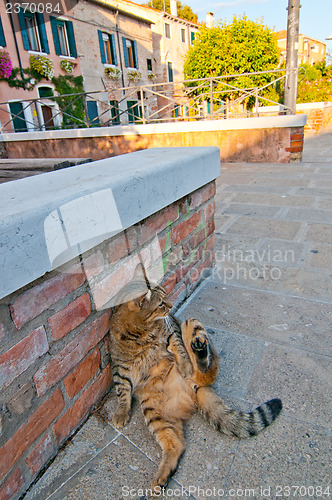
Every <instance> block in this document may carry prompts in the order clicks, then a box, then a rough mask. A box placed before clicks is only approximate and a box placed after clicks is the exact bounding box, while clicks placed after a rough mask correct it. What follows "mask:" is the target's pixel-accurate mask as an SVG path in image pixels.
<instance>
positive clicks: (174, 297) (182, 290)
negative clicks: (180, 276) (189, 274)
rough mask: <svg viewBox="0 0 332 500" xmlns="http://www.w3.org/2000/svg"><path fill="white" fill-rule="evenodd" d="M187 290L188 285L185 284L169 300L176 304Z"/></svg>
mask: <svg viewBox="0 0 332 500" xmlns="http://www.w3.org/2000/svg"><path fill="white" fill-rule="evenodd" d="M185 289H186V285H185V284H183V285H181V286H180V287H179V288H178V289H177V290H176V291H175V292H174V293H172V294H171V295H170V297H169V300H170V301H171V302H172V304H176V302H177V300H178V298H179V296H180V295H181V293H182V292H184V290H185Z"/></svg>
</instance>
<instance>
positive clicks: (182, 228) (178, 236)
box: [172, 210, 202, 245]
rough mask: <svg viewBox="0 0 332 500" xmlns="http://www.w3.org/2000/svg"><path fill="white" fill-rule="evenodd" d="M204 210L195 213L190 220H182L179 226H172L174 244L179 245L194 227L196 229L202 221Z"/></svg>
mask: <svg viewBox="0 0 332 500" xmlns="http://www.w3.org/2000/svg"><path fill="white" fill-rule="evenodd" d="M201 219H202V211H201V210H200V211H199V212H197V213H195V214H193V215H192V216H191V217H189V219H188V220H185V221H183V222H180V224H178V225H177V226H175V227H174V228H172V242H173V245H177V244H178V243H179V242H180V241H181V240H183V239H184V238H185V237H186V236H188V234H190V233H191V232H192V231H194V229H196V228H197V227H198V226H199V224H200V223H201Z"/></svg>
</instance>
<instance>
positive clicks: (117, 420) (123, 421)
mask: <svg viewBox="0 0 332 500" xmlns="http://www.w3.org/2000/svg"><path fill="white" fill-rule="evenodd" d="M129 420H130V414H129V413H128V412H127V411H125V410H122V409H120V410H117V411H116V412H115V413H114V415H113V417H112V423H113V425H114V427H116V428H117V429H119V430H121V429H123V428H124V427H125V426H126V425H127V424H128V422H129Z"/></svg>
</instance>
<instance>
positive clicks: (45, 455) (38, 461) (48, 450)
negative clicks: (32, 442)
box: [25, 434, 55, 476]
mask: <svg viewBox="0 0 332 500" xmlns="http://www.w3.org/2000/svg"><path fill="white" fill-rule="evenodd" d="M54 452H55V449H54V446H53V442H52V438H51V436H50V435H49V434H47V436H45V437H44V439H42V440H41V442H40V443H38V444H37V446H36V447H35V448H34V449H33V450H32V453H30V455H29V456H28V458H27V459H26V460H25V461H26V463H27V464H28V466H29V468H30V470H31V472H32V474H33V475H34V476H35V475H36V474H38V472H39V471H40V469H41V468H42V467H43V466H44V465H45V464H46V463H47V462H48V461H49V460H50V459H51V458H52V456H53V454H54Z"/></svg>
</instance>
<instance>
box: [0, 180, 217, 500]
mask: <svg viewBox="0 0 332 500" xmlns="http://www.w3.org/2000/svg"><path fill="white" fill-rule="evenodd" d="M214 194H215V184H214V182H211V183H209V184H207V185H205V186H203V187H202V188H200V189H198V190H197V191H195V192H193V193H191V194H189V195H187V196H186V197H184V198H182V199H180V200H179V201H176V202H174V203H173V204H172V205H169V206H168V207H166V208H164V209H162V210H160V211H159V212H157V213H155V214H153V215H151V216H150V217H148V218H147V219H145V220H144V221H141V222H139V223H138V224H135V225H134V226H131V227H130V228H128V229H127V230H125V231H124V232H122V233H120V234H118V235H116V236H115V237H113V238H111V239H109V240H107V241H106V242H104V243H102V244H100V245H99V246H98V247H95V248H94V249H92V250H90V251H89V252H87V253H86V254H84V255H81V256H80V257H79V258H78V259H77V260H75V261H72V262H70V263H68V264H66V265H64V266H62V267H61V268H58V269H57V270H56V271H52V272H51V273H48V274H47V275H45V276H44V277H43V278H40V279H38V280H36V281H35V282H33V283H31V284H29V285H27V286H26V287H24V288H23V289H21V290H18V291H17V292H15V293H13V294H11V295H9V296H7V297H6V298H4V299H2V300H1V301H0V340H1V346H2V347H1V349H2V350H1V355H0V384H1V394H2V407H1V417H0V418H1V420H0V429H1V437H0V444H1V446H2V448H1V452H0V478H1V482H0V498H1V499H6V498H8V499H9V498H18V497H19V496H20V495H21V494H22V493H23V492H24V491H25V490H26V489H27V487H28V486H29V485H30V484H31V482H32V481H33V480H34V478H35V477H36V476H37V475H38V473H39V472H40V470H41V469H42V468H43V467H44V466H45V464H47V463H48V462H49V461H50V459H51V458H52V457H54V456H55V454H56V453H57V450H58V449H59V447H60V446H61V445H62V444H63V443H64V441H65V440H66V439H68V437H69V436H70V435H71V434H73V433H74V432H75V431H76V429H77V428H78V427H79V426H80V425H81V423H82V422H83V421H84V420H85V419H86V417H87V416H88V414H89V412H90V411H91V409H92V408H93V406H94V405H95V404H96V403H97V402H98V400H99V399H100V398H101V397H102V396H103V395H104V394H105V393H106V392H107V391H108V389H109V387H110V384H111V371H110V366H109V357H108V335H109V332H108V324H109V317H110V314H112V309H111V308H110V307H109V306H111V305H112V299H113V297H114V295H115V294H116V292H117V291H118V290H120V289H121V287H122V286H123V285H124V284H125V283H126V282H128V281H129V280H130V279H131V277H132V274H133V271H134V269H135V267H136V264H137V263H138V262H139V261H140V260H142V261H143V262H144V263H145V266H146V267H147V268H148V272H152V273H154V272H155V270H156V269H157V270H159V271H160V269H161V270H162V276H163V278H162V280H161V282H162V284H163V285H164V286H165V288H166V290H167V292H168V293H169V295H170V297H171V300H172V301H173V303H175V304H176V305H177V306H178V305H179V304H180V303H181V302H182V301H184V300H185V299H186V298H187V297H188V296H189V295H190V294H191V293H192V291H193V289H194V288H195V287H196V286H197V285H198V283H199V282H200V281H201V280H202V279H203V277H204V275H205V274H207V273H208V270H209V268H210V267H211V266H212V264H213V260H214V253H213V247H214V210H215V205H214Z"/></svg>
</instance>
